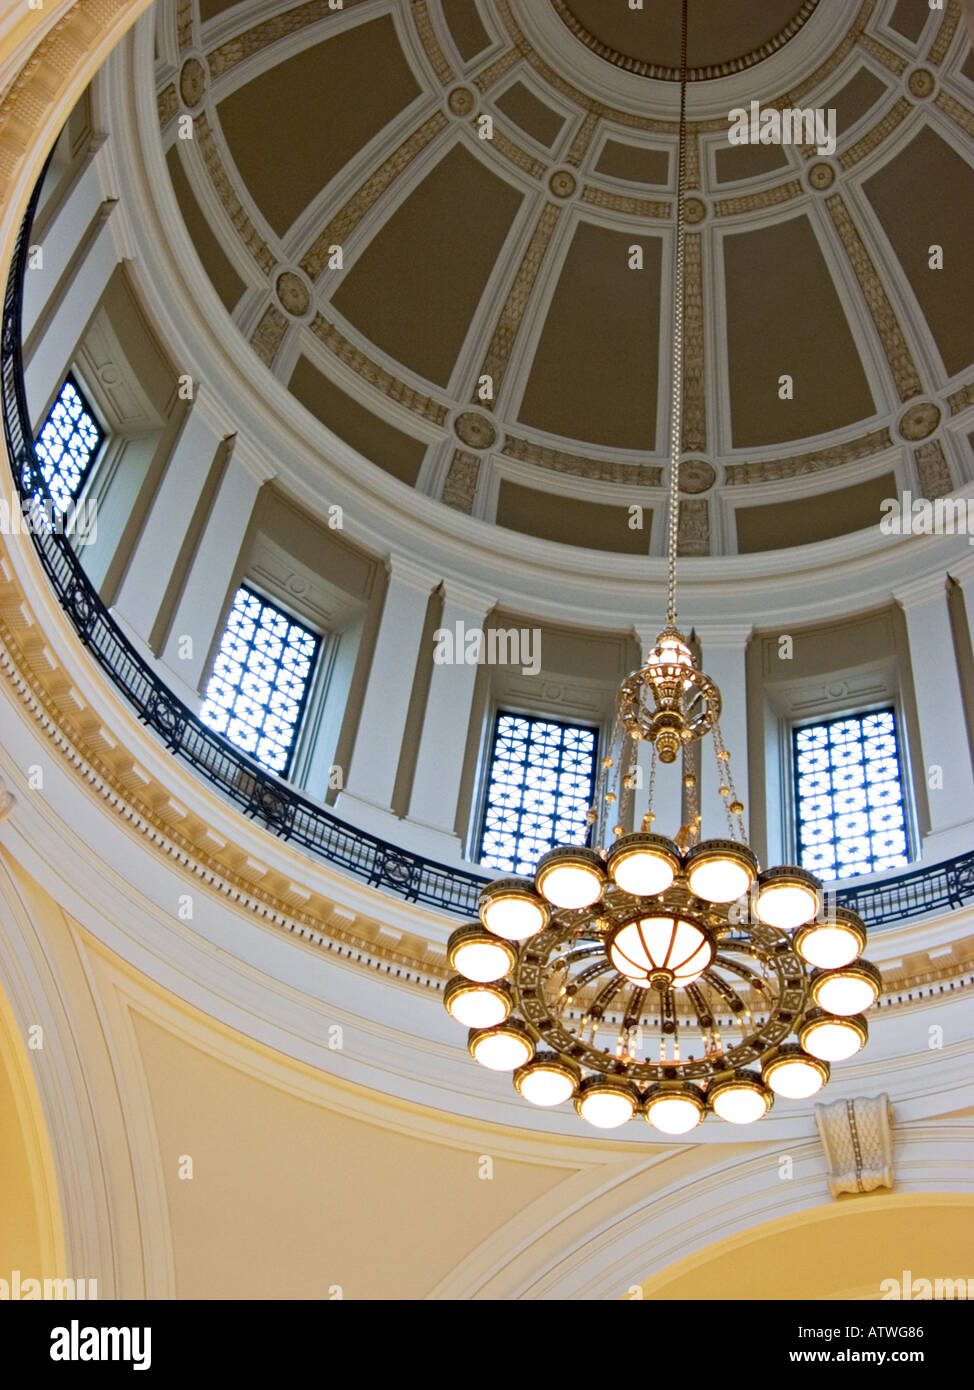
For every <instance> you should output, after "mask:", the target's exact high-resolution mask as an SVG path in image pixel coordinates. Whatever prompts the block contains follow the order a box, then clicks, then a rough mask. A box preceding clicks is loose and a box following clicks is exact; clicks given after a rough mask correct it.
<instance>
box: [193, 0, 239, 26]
mask: <svg viewBox="0 0 974 1390" xmlns="http://www.w3.org/2000/svg"><path fill="white" fill-rule="evenodd" d="M238 3H239V0H199V10H200V23H202V24H205V23H206V22H207V20H209V19H216V17H217V15H218V14H223V12H224V10H232V9H233V7H234V5H236V4H238Z"/></svg>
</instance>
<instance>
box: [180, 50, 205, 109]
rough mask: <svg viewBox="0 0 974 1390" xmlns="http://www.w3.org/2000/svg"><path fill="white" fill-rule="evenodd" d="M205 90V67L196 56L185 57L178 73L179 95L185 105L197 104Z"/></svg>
mask: <svg viewBox="0 0 974 1390" xmlns="http://www.w3.org/2000/svg"><path fill="white" fill-rule="evenodd" d="M205 91H206V68H204V66H203V64H202V63H201V62H200V60H199V59H198V58H187V59H186V61H185V63H184V64H183V70H182V72H181V73H180V74H179V95H180V96H181V97H182V99H183V103H184V105H186V106H199V104H200V102H201V101H202V100H203V93H204V92H205Z"/></svg>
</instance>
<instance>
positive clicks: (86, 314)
mask: <svg viewBox="0 0 974 1390" xmlns="http://www.w3.org/2000/svg"><path fill="white" fill-rule="evenodd" d="M115 209H116V205H115V204H114V203H108V202H106V203H103V204H102V214H101V219H100V221H99V223H98V225H97V227H95V229H94V231H93V233H92V234H91V236H90V237H89V239H88V244H87V246H86V248H85V251H84V254H83V255H81V256H80V257H79V258H78V261H77V263H76V264H75V266H74V270H73V273H72V275H71V280H70V283H69V284H67V285H62V286H61V294H60V297H59V299H58V304H57V308H56V310H55V311H54V312H53V313H52V314H51V316H50V318H49V319H48V321H47V323H46V324H45V327H44V330H43V332H42V333H41V335H40V337H39V339H38V341H37V343H35V344H34V345H33V348H32V350H31V355H30V360H29V361H28V362H27V365H26V367H25V369H24V384H25V388H26V391H27V405H28V409H29V412H30V417H31V420H32V421H33V423H34V426H35V429H36V428H37V426H39V425H40V424H41V415H42V412H43V411H44V410H45V409H46V407H47V404H48V402H49V401H50V400H51V398H52V396H53V395H54V393H55V391H56V390H57V389H58V387H59V386H60V384H61V382H62V380H63V379H64V376H65V374H66V372H67V369H68V367H69V365H70V363H71V358H72V356H73V355H74V352H75V349H76V348H77V345H78V343H79V341H80V340H81V336H82V334H83V333H84V331H85V327H86V325H87V323H88V320H89V319H90V318H91V316H92V314H93V313H94V312H95V309H96V308H97V307H98V301H99V300H100V299H101V297H102V295H103V294H104V292H105V289H106V287H107V285H108V282H109V280H110V279H111V277H112V274H113V273H114V270H115V267H116V266H117V265H118V263H119V260H120V259H121V257H120V253H119V242H118V236H117V235H116V233H118V232H119V230H120V225H121V223H120V219H119V218H118V216H117V215H115ZM113 224H117V225H113ZM40 273H41V272H39V271H28V272H27V280H28V281H29V280H30V277H31V275H37V274H40Z"/></svg>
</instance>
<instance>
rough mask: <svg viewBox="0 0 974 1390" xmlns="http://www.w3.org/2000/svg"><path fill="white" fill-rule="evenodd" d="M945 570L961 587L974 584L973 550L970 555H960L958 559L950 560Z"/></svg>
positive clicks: (964, 587)
mask: <svg viewBox="0 0 974 1390" xmlns="http://www.w3.org/2000/svg"><path fill="white" fill-rule="evenodd" d="M947 572H948V574H949V575H950V577H951V579H953V580H954V581H955V582H956V583H957V584H959V585H960V587H961V588H962V589H966V588H967V587H968V586H969V585H971V584H974V551H972V552H971V554H970V555H962V556H961V557H960V559H958V560H951V562H950V564H949V566H948V569H947Z"/></svg>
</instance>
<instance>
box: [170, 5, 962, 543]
mask: <svg viewBox="0 0 974 1390" xmlns="http://www.w3.org/2000/svg"><path fill="white" fill-rule="evenodd" d="M334 4H335V0H331V3H330V0H307V2H306V3H303V4H299V5H293V4H287V3H274V0H270V2H268V0H261V2H260V3H252V0H241V3H238V4H235V5H228V4H226V3H222V0H159V3H158V4H157V6H156V12H155V13H156V22H157V26H158V28H157V34H158V41H157V65H156V72H157V82H158V110H159V118H160V132H161V138H162V141H163V144H164V147H165V150H166V158H167V163H168V168H169V171H170V174H171V179H172V186H173V190H174V192H175V197H176V200H177V202H178V205H179V208H180V210H181V212H182V216H183V219H184V221H185V223H186V227H187V228H188V231H189V234H190V236H191V238H192V240H193V242H194V244H195V248H196V252H197V254H198V255H199V257H200V259H201V261H202V263H203V266H204V268H205V269H206V271H207V273H208V275H209V277H210V279H211V281H212V284H213V286H214V288H215V290H216V292H217V294H218V295H219V296H220V298H221V299H222V301H223V303H224V305H225V306H226V310H227V312H228V313H229V315H230V316H231V317H232V319H233V322H234V323H235V325H236V328H237V330H238V331H239V332H240V333H242V334H243V335H245V337H246V338H247V339H248V340H249V342H250V344H251V346H252V348H253V351H254V353H255V354H256V355H257V357H258V358H259V359H260V361H261V363H262V364H263V368H264V369H266V370H268V371H270V372H272V373H274V375H275V376H276V377H278V378H279V380H280V381H281V382H282V383H283V384H284V385H286V386H287V387H288V388H289V389H290V391H291V393H292V394H293V396H294V397H296V398H297V400H298V401H300V402H301V403H302V405H303V406H305V407H306V408H307V409H308V410H309V411H311V412H312V413H313V414H314V415H315V416H317V417H318V419H320V420H321V421H322V422H323V423H324V424H325V425H326V426H327V427H328V428H329V429H330V430H332V431H334V433H335V434H337V435H338V436H340V437H342V438H343V439H344V440H346V441H347V442H348V443H350V444H351V445H352V446H353V447H354V448H355V449H357V450H358V451H359V452H360V453H361V454H362V455H363V456H364V457H365V458H366V459H368V460H370V461H371V465H370V464H363V467H369V466H375V467H378V468H381V469H383V470H385V471H386V472H387V473H389V474H391V475H393V476H394V477H395V478H397V479H399V480H400V481H401V482H402V483H403V484H406V485H407V486H409V487H411V488H416V489H419V490H420V491H421V492H423V493H425V494H427V495H429V496H432V497H434V498H438V499H440V500H442V502H443V503H444V504H445V505H446V506H448V507H451V508H454V509H456V510H458V511H460V512H465V513H469V514H471V515H473V516H476V517H479V518H481V519H483V520H484V521H487V522H494V523H496V524H498V525H501V526H505V527H508V528H512V529H515V530H518V531H522V532H525V533H527V534H528V535H531V536H537V537H541V538H543V539H547V540H556V541H561V542H564V543H567V544H572V545H588V546H592V547H595V548H602V549H605V550H609V551H613V550H614V551H626V552H634V553H643V554H645V553H647V551H648V552H650V553H660V552H661V551H662V548H663V543H664V539H663V521H664V491H663V484H664V483H665V468H666V452H667V428H668V420H667V411H668V401H669V391H670V367H669V355H670V342H671V328H670V321H669V316H670V312H671V308H670V306H671V297H672V294H671V281H672V263H673V253H674V211H675V208H674V194H675V185H676V134H677V127H676V122H675V117H676V114H677V104H678V87H677V86H676V85H675V82H674V79H675V78H676V77H677V76H678V71H677V67H678V63H679V11H680V6H679V0H644V4H643V6H642V9H637V10H633V9H631V8H630V7H629V6H628V5H627V4H623V3H622V0H619V3H617V4H616V3H613V4H609V3H608V0H344V4H342V5H341V6H339V7H337V8H333V5H334ZM690 27H691V33H690V42H689V62H690V65H691V67H692V69H693V72H692V76H693V78H694V82H693V85H692V87H691V89H690V92H689V98H688V100H689V114H690V142H689V151H688V182H689V189H690V201H689V204H688V221H689V224H690V227H689V234H688V238H687V296H688V302H687V321H686V332H687V369H688V375H687V381H686V417H685V428H684V440H683V443H684V448H685V450H686V452H687V455H688V458H687V461H686V463H685V464H684V467H683V470H682V489H683V493H684V504H683V506H682V508H681V538H680V545H681V549H682V551H683V553H684V554H689V555H710V554H714V555H719V554H733V553H736V552H748V551H756V550H765V549H775V548H779V547H783V546H791V545H800V544H804V543H808V542H812V541H818V540H824V539H828V538H829V537H833V536H837V535H842V534H846V533H848V532H851V531H855V530H858V529H860V528H863V527H866V526H874V525H876V524H877V522H878V520H879V517H880V503H881V501H882V499H883V498H885V497H889V496H892V495H896V494H897V493H899V492H901V491H903V490H904V489H907V490H910V491H911V492H912V493H913V495H914V496H926V497H929V498H935V497H938V496H942V495H945V494H947V493H949V492H951V491H952V490H954V489H956V488H958V487H962V486H964V485H965V484H966V483H968V482H969V481H971V479H972V477H974V451H972V447H971V443H970V441H969V436H970V435H971V434H972V432H974V370H972V366H971V364H972V363H974V315H972V314H971V312H970V306H971V305H972V304H974V258H972V257H971V256H970V254H969V240H970V228H971V227H972V226H974V167H972V166H974V61H972V57H971V52H970V46H969V42H968V38H967V34H966V31H965V28H964V23H963V20H962V17H961V12H960V5H959V3H958V0H948V3H946V5H945V8H944V9H943V10H931V9H930V7H929V5H928V0H861V3H857V4H853V3H850V0H762V3H761V4H760V5H755V4H754V3H752V0H690ZM751 102H758V103H759V104H760V106H761V108H762V109H763V110H767V109H769V108H775V109H777V110H779V111H780V110H783V109H793V108H795V107H801V108H821V109H823V110H826V111H827V110H829V109H832V110H834V112H835V131H836V137H837V138H836V142H835V147H834V149H833V148H826V149H825V151H824V152H820V151H819V150H818V149H817V148H816V147H815V146H813V145H810V144H809V145H797V144H785V143H778V144H774V143H769V144H760V143H756V144H750V143H747V144H732V143H731V142H730V140H729V137H728V132H729V129H730V122H729V115H728V113H729V112H730V111H731V110H732V109H733V108H737V107H747V108H749V107H750V103H751ZM187 115H190V116H192V118H193V119H192V123H191V130H192V138H191V139H187V138H180V132H181V129H182V133H183V135H184V137H185V134H186V122H185V117H186V116H187ZM181 117H182V118H183V120H182V122H181V120H180V118H181ZM935 247H939V248H942V256H941V257H940V260H942V265H940V264H938V265H935V264H933V262H935V261H937V260H938V255H937V254H936V253H935V252H934V251H933V250H932V249H931V248H935ZM324 437H325V436H323V438H324ZM634 507H638V508H642V512H641V514H640V513H636V512H634V511H633V510H632V509H633V508H634ZM634 517H635V518H636V520H635V521H634ZM639 520H641V522H642V526H641V527H640V526H639V525H638V521H639Z"/></svg>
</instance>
